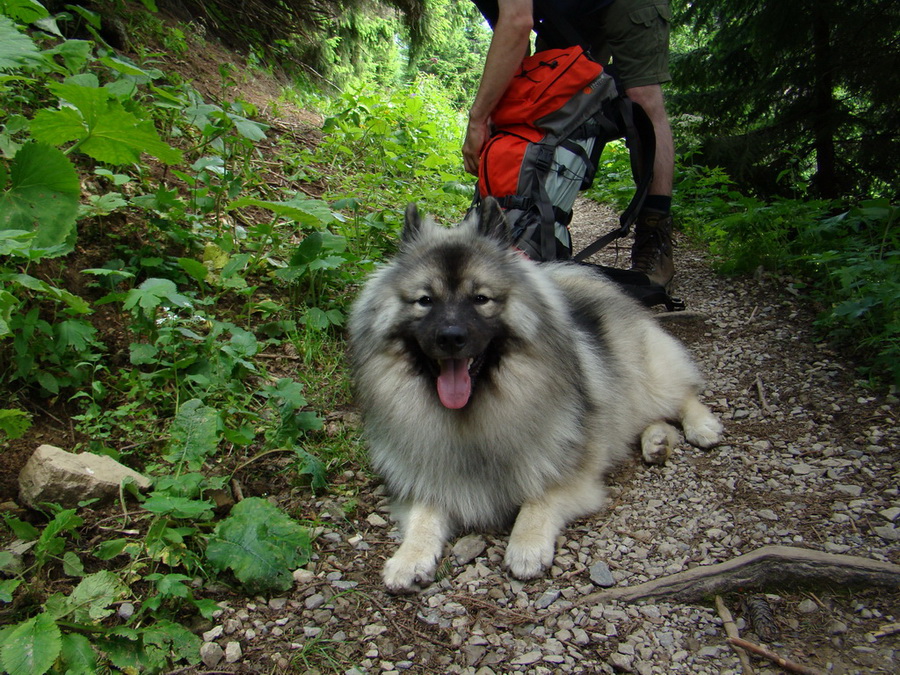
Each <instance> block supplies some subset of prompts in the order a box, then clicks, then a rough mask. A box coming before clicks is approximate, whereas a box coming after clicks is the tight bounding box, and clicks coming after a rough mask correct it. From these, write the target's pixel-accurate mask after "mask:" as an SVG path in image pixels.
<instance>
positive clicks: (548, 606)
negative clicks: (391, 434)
mask: <svg viewBox="0 0 900 675" xmlns="http://www.w3.org/2000/svg"><path fill="white" fill-rule="evenodd" d="M614 222H615V221H614V214H613V213H612V212H611V211H610V210H609V209H607V208H605V207H598V206H597V205H595V204H592V203H590V202H584V201H580V202H579V205H578V214H577V217H576V220H575V222H574V224H573V230H574V232H575V239H576V246H577V244H578V243H581V244H584V243H586V241H585V240H586V239H587V238H589V237H590V236H591V235H592V234H593V233H594V232H595V231H597V230H599V231H605V230H606V229H608V228H609V227H611V226H612V224H613V223H614ZM676 255H677V267H678V280H679V285H678V293H679V294H680V295H681V296H683V298H684V299H685V300H686V302H687V304H688V312H686V313H685V314H683V315H680V316H679V317H671V316H669V317H666V318H664V319H662V320H663V321H664V325H665V326H666V327H667V329H669V330H671V331H672V332H673V333H674V334H675V335H677V336H678V337H679V338H680V339H682V340H683V341H684V342H685V343H686V345H687V346H688V348H689V349H690V351H691V352H692V353H693V354H694V355H695V357H696V358H697V360H698V362H699V364H700V367H701V369H702V370H703V371H704V373H705V374H706V376H707V380H708V382H707V389H706V392H705V395H704V397H705V399H706V401H707V402H708V403H709V404H710V405H711V407H712V408H713V409H714V410H715V411H716V413H717V414H719V415H720V416H721V418H722V419H723V420H724V422H725V424H726V433H727V436H726V439H725V441H724V443H723V444H722V445H721V446H719V447H717V448H715V449H713V450H711V451H708V452H704V451H700V450H697V449H695V448H693V447H691V446H689V445H687V444H686V443H684V442H682V443H680V445H679V446H678V448H677V449H676V451H675V453H674V454H673V456H672V458H671V459H670V461H669V463H668V464H667V465H666V466H665V467H656V466H653V467H651V466H646V465H644V464H642V463H641V461H640V460H639V458H638V456H637V453H635V457H634V458H633V460H632V461H630V462H629V463H627V464H626V465H625V466H623V467H622V468H620V469H619V470H618V471H617V472H616V473H615V474H614V475H612V476H611V477H610V483H611V486H612V487H611V500H610V504H609V506H608V508H606V509H604V510H603V511H602V512H601V513H599V514H598V515H597V516H595V517H593V518H590V519H585V520H583V521H580V522H577V523H575V524H573V525H571V526H570V527H568V528H567V529H566V531H565V532H564V536H563V537H561V538H560V540H559V542H558V548H557V556H556V561H555V564H554V566H553V568H552V570H551V572H550V574H549V575H548V577H547V578H545V579H541V580H538V581H534V582H530V583H527V584H523V583H520V582H517V581H514V580H511V579H510V578H509V577H508V576H507V575H506V574H504V572H503V570H502V565H501V562H502V558H503V551H504V547H505V541H506V538H505V536H504V535H503V534H499V535H492V534H476V535H473V536H469V537H466V538H463V539H461V540H459V541H457V542H454V546H453V547H452V549H450V548H449V547H448V550H447V557H446V559H445V560H444V563H443V565H442V566H441V579H440V581H438V582H437V583H435V584H434V585H433V586H432V587H430V588H429V589H427V590H426V591H425V592H423V593H422V594H420V595H417V596H412V597H394V596H391V595H388V594H387V593H385V592H384V591H383V590H382V587H381V583H380V579H379V571H380V568H381V566H382V564H383V562H384V560H385V558H386V557H387V556H389V555H391V553H392V551H393V550H394V549H395V547H396V545H397V544H396V540H397V538H398V534H397V532H396V529H395V528H394V527H393V526H392V524H391V523H390V522H389V520H388V516H387V512H386V508H385V507H386V503H385V499H384V495H383V490H382V488H381V487H380V486H379V485H378V483H377V481H371V480H370V479H369V478H368V477H367V476H366V475H365V474H363V473H361V472H360V473H354V472H348V473H347V474H345V475H344V476H343V478H342V482H343V483H344V485H338V486H337V490H336V491H335V492H334V493H333V494H340V493H342V492H344V488H346V492H350V493H356V492H357V491H358V494H359V497H356V498H354V499H355V500H356V501H354V502H353V503H351V502H350V498H342V497H338V496H329V497H327V498H324V499H321V500H320V501H318V502H316V503H315V504H314V505H311V509H312V512H313V513H314V514H316V515H317V516H318V518H319V519H320V521H321V522H323V523H325V524H326V525H325V527H323V528H321V530H320V531H318V532H317V539H316V542H315V551H316V555H315V559H314V560H313V561H312V562H311V564H310V565H308V566H307V569H305V570H301V571H298V573H297V575H296V577H297V580H298V582H297V585H296V587H295V588H294V590H293V592H292V593H291V594H290V595H287V596H285V597H283V598H275V599H257V600H254V601H252V602H250V603H247V602H246V601H245V600H241V599H239V598H230V599H224V600H225V602H226V603H227V606H226V607H225V609H223V612H222V615H221V617H219V620H218V621H219V625H221V626H222V627H223V631H222V634H221V636H220V637H219V638H218V641H219V642H220V643H221V644H222V645H223V646H224V645H225V644H226V643H227V642H229V641H237V642H240V644H241V647H242V657H241V659H240V660H239V661H238V662H236V663H234V664H232V665H228V666H226V667H225V668H224V670H233V671H234V672H245V673H262V672H273V669H274V671H275V672H289V673H301V672H315V671H317V670H318V671H324V672H340V673H381V672H411V673H451V672H460V673H463V672H464V673H479V674H480V675H488V674H489V673H501V672H503V673H507V672H529V673H551V672H579V673H583V672H604V673H612V672H634V673H640V674H641V675H647V674H651V673H659V674H665V673H693V674H697V673H700V674H702V673H709V674H714V673H715V674H719V673H740V672H742V670H741V665H740V662H739V659H738V657H737V655H736V653H735V652H734V650H733V649H732V648H731V647H730V646H729V645H728V643H727V642H726V635H725V631H724V628H723V626H722V620H721V619H720V617H719V615H718V613H717V611H716V609H715V606H714V604H713V602H712V599H711V598H706V599H703V600H700V601H697V602H693V603H676V602H666V601H665V600H660V599H656V600H652V601H650V602H647V603H643V604H640V603H637V604H627V603H620V602H604V603H602V604H598V603H594V602H589V603H585V602H583V600H582V599H583V598H585V597H586V596H588V595H590V594H592V593H595V592H596V591H597V590H598V586H597V585H596V584H595V581H602V577H604V576H607V577H608V576H611V577H612V579H611V580H612V581H613V582H614V583H615V587H617V588H619V587H624V586H633V585H635V584H638V583H642V582H646V581H649V580H653V579H659V578H662V577H665V576H667V575H671V574H674V573H677V572H681V571H684V570H687V569H691V568H695V567H697V566H706V565H712V564H715V563H718V562H722V561H727V560H731V559H733V558H735V557H737V556H738V555H741V554H744V553H748V552H751V551H754V550H756V549H758V548H760V547H763V546H767V545H773V544H777V545H786V546H795V547H801V548H807V549H812V550H815V551H822V552H827V553H833V554H846V555H854V556H862V557H865V558H869V559H871V560H876V561H887V562H892V563H894V564H897V563H900V544H898V535H900V529H897V527H896V526H898V525H900V494H898V481H897V476H898V471H900V457H898V452H897V448H898V447H900V443H898V441H900V430H898V424H897V414H898V410H897V405H896V400H895V399H894V398H886V397H884V396H880V395H876V394H873V393H871V392H869V391H867V390H866V389H864V388H863V387H862V386H861V384H860V383H858V382H856V381H855V380H854V377H853V368H852V366H851V365H850V364H848V363H846V362H844V361H842V359H841V358H840V357H839V356H838V355H836V354H834V353H832V352H831V351H829V350H828V349H827V348H824V347H822V346H821V345H818V344H816V343H815V342H813V335H812V332H811V329H810V326H811V320H812V316H811V315H810V314H809V312H808V311H807V310H806V309H805V308H804V307H803V304H802V302H801V301H800V300H799V299H798V298H796V297H795V296H793V295H792V294H790V293H789V292H788V291H787V287H786V284H785V282H784V281H783V280H780V279H778V278H774V277H769V276H762V277H761V278H758V279H754V278H741V279H723V278H720V277H718V276H717V275H715V274H714V273H713V272H712V271H711V269H710V267H709V265H708V263H707V261H706V260H705V259H704V256H703V255H702V254H701V253H699V252H697V251H695V250H692V249H691V248H690V247H688V246H687V245H685V244H684V243H683V242H682V243H681V245H680V246H679V247H678V249H677V253H676ZM601 257H602V259H603V261H604V262H606V263H607V264H614V263H615V252H614V251H612V250H608V251H606V252H603V253H602V254H601ZM626 259H627V251H626V250H625V249H622V251H621V252H620V254H619V260H618V264H619V265H620V266H622V265H624V264H625V263H624V261H625V260H626ZM347 513H350V515H349V516H347V515H345V514H347ZM463 561H464V562H463ZM608 581H610V580H609V579H607V582H608ZM724 601H725V604H726V605H727V606H728V607H729V608H730V610H731V612H732V614H733V615H734V617H735V619H736V622H737V627H738V629H739V631H740V633H741V635H742V636H743V637H745V638H747V639H749V640H750V641H752V642H755V643H760V644H765V645H766V646H767V647H768V648H769V649H771V650H772V651H774V652H777V653H778V654H779V655H781V656H782V657H784V658H787V659H790V660H792V661H795V662H797V663H800V664H804V665H806V666H808V667H812V668H814V669H816V670H818V671H821V672H831V673H893V672H897V670H898V659H900V651H898V649H900V636H898V634H897V633H894V634H891V635H885V636H877V635H878V634H877V631H879V629H883V628H884V627H885V626H887V625H889V624H894V623H896V622H897V621H898V620H900V602H898V601H900V592H898V590H897V588H896V587H895V588H892V589H884V588H866V587H860V588H853V589H851V588H844V587H835V586H834V585H828V584H822V583H810V584H809V585H805V586H804V587H803V588H802V589H801V588H798V587H796V585H794V586H793V587H782V586H779V585H778V584H777V583H775V584H773V585H771V586H768V587H765V588H739V589H735V590H733V591H732V592H729V593H726V594H725V595H724ZM754 619H755V621H754ZM752 663H753V668H754V672H757V673H775V672H781V671H780V669H778V668H777V667H775V666H774V665H772V664H771V662H770V661H768V660H765V659H762V660H760V659H757V658H756V657H753V658H752ZM217 668H218V669H219V670H222V669H223V667H222V664H220V665H218V666H217Z"/></svg>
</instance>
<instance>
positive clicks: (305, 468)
mask: <svg viewBox="0 0 900 675" xmlns="http://www.w3.org/2000/svg"><path fill="white" fill-rule="evenodd" d="M294 453H295V454H296V455H297V460H298V461H299V464H300V473H301V474H302V475H307V476H309V477H310V487H311V488H312V489H313V490H321V489H323V488H325V486H326V485H328V483H327V481H326V480H325V465H324V464H323V463H322V460H320V459H319V458H318V457H316V456H314V455H311V454H309V453H308V452H307V451H306V450H304V449H303V448H300V447H296V448H294Z"/></svg>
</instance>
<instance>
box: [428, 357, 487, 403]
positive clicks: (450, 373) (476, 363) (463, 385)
mask: <svg viewBox="0 0 900 675" xmlns="http://www.w3.org/2000/svg"><path fill="white" fill-rule="evenodd" d="M483 363H484V354H481V355H480V356H478V357H477V358H474V359H440V360H439V361H438V365H439V366H440V372H439V373H438V376H437V392H438V398H440V399H441V403H442V404H443V405H444V407H445V408H450V409H451V410H459V409H460V408H463V407H465V405H466V404H467V403H468V402H469V399H470V398H471V397H472V382H473V380H474V379H475V376H476V375H477V374H478V371H479V370H480V369H481V365H482V364H483Z"/></svg>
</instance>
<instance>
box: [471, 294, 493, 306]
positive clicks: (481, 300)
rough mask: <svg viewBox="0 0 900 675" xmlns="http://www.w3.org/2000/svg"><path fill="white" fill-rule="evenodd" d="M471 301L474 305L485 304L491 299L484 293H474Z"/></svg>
mask: <svg viewBox="0 0 900 675" xmlns="http://www.w3.org/2000/svg"><path fill="white" fill-rule="evenodd" d="M472 301H473V302H474V303H475V304H476V305H486V304H488V303H489V302H490V301H491V299H490V298H489V297H488V296H486V295H476V296H475V297H474V298H472Z"/></svg>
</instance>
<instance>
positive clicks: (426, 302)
mask: <svg viewBox="0 0 900 675" xmlns="http://www.w3.org/2000/svg"><path fill="white" fill-rule="evenodd" d="M416 304H417V305H419V306H420V307H431V304H432V300H431V296H430V295H423V296H422V297H421V298H419V299H418V300H416Z"/></svg>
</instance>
